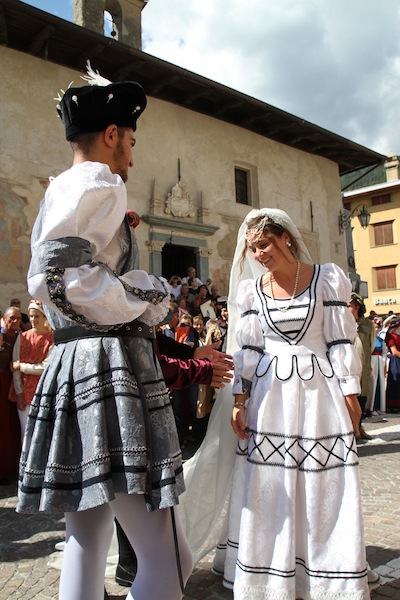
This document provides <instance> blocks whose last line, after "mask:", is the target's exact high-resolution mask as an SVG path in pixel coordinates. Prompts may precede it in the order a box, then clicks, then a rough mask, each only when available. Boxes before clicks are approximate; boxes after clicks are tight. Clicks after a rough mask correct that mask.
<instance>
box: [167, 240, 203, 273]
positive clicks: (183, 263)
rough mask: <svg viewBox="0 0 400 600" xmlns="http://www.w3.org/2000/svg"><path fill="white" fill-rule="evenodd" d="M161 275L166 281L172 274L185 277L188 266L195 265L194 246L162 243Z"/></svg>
mask: <svg viewBox="0 0 400 600" xmlns="http://www.w3.org/2000/svg"><path fill="white" fill-rule="evenodd" d="M161 260H162V275H163V277H165V279H166V280H167V281H169V278H170V277H171V276H172V275H179V276H180V277H185V276H186V274H187V269H188V267H197V264H196V263H197V261H196V254H195V248H193V247H190V246H178V245H175V244H164V247H163V249H162V257H161Z"/></svg>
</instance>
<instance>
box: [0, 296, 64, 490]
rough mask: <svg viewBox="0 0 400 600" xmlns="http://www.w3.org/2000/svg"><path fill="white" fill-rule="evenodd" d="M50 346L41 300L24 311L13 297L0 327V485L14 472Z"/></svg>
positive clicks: (48, 328)
mask: <svg viewBox="0 0 400 600" xmlns="http://www.w3.org/2000/svg"><path fill="white" fill-rule="evenodd" d="M52 347H53V334H52V331H51V328H50V326H49V324H48V322H47V320H46V317H45V314H44V309H43V306H42V304H41V303H40V302H39V301H37V300H31V302H30V303H29V307H28V314H26V313H23V312H22V311H21V301H20V299H19V298H12V299H11V301H10V306H9V307H8V308H6V309H5V310H4V313H3V314H2V316H1V327H0V485H4V484H7V483H8V482H9V480H10V479H11V478H13V477H15V476H16V474H17V470H18V460H19V455H20V451H21V439H22V437H23V434H24V430H25V425H26V421H27V418H28V413H29V405H30V403H31V401H32V399H33V395H34V393H35V389H36V385H37V383H38V381H39V378H40V375H41V374H42V373H43V371H44V369H45V367H46V365H47V362H48V360H49V356H50V353H51V350H52Z"/></svg>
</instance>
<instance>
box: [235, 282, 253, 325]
mask: <svg viewBox="0 0 400 600" xmlns="http://www.w3.org/2000/svg"><path fill="white" fill-rule="evenodd" d="M254 292H255V280H254V279H244V280H243V281H241V282H240V283H239V286H238V292H237V308H238V311H239V317H240V315H241V314H242V313H244V312H246V310H250V309H251V307H252V305H253V302H254Z"/></svg>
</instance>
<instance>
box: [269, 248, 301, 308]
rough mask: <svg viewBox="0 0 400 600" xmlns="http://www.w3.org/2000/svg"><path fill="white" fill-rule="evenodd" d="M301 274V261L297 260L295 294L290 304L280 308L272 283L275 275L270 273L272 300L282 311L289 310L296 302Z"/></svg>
mask: <svg viewBox="0 0 400 600" xmlns="http://www.w3.org/2000/svg"><path fill="white" fill-rule="evenodd" d="M299 275H300V261H299V260H298V261H297V271H296V278H295V280H294V288H293V294H292V297H291V298H290V302H289V304H287V306H283V307H282V308H279V306H278V305H277V303H276V301H275V296H274V288H273V287H272V283H273V282H274V281H275V279H274V277H273V275H270V278H269V284H270V287H271V297H272V301H273V303H274V306H275V308H276V309H277V310H279V311H280V312H286V311H288V310H289V308H290V307H291V306H293V304H294V298H295V296H296V292H297V285H298V283H299Z"/></svg>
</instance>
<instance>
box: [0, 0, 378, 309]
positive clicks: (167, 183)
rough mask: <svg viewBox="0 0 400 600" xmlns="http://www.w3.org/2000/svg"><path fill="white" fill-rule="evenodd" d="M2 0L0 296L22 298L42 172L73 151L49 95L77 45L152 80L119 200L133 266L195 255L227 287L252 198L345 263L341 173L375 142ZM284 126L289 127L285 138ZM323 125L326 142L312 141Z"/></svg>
mask: <svg viewBox="0 0 400 600" xmlns="http://www.w3.org/2000/svg"><path fill="white" fill-rule="evenodd" d="M134 3H135V4H136V5H137V4H138V1H136V0H135V2H134ZM0 4H2V6H3V9H4V10H3V15H5V26H6V27H5V29H6V30H7V32H8V35H7V36H3V38H1V31H4V27H3V29H2V28H0V41H1V42H2V45H1V46H0V61H1V65H2V77H1V79H0V110H1V115H2V120H3V130H2V136H1V138H0V148H1V157H2V160H1V161H0V191H1V196H0V202H1V203H0V213H1V214H0V219H1V221H0V222H1V233H0V308H2V309H4V308H5V307H6V306H7V305H8V302H9V299H10V298H11V297H13V296H19V297H21V299H22V300H23V304H26V303H27V301H28V296H27V290H26V273H27V268H28V265H29V260H30V246H29V239H30V233H31V230H32V226H33V223H34V220H35V218H36V215H37V212H38V208H39V203H40V201H41V198H42V197H43V194H44V191H45V189H46V186H47V182H48V178H49V176H56V175H58V174H59V173H60V172H62V171H63V170H65V169H67V168H68V167H69V166H70V165H71V159H72V153H71V150H70V148H69V145H68V143H67V142H66V141H65V139H64V134H63V127H62V123H61V122H60V120H59V119H58V118H57V116H56V108H55V106H56V102H55V100H53V98H55V97H56V96H57V93H58V92H59V90H60V89H66V87H67V86H68V84H69V83H70V82H72V81H73V82H74V85H79V83H80V76H81V75H82V74H83V72H82V71H83V65H84V64H85V61H86V58H91V62H92V66H93V67H94V68H95V69H99V71H100V73H102V74H103V75H105V76H106V77H109V78H110V74H111V73H115V74H116V75H117V76H118V77H119V78H120V79H121V78H124V77H125V78H130V79H133V78H134V75H132V72H133V74H135V73H136V72H137V77H136V79H137V80H138V81H139V82H141V83H142V80H143V79H146V78H147V79H146V81H147V85H146V84H145V83H146V82H144V83H143V85H144V87H145V90H146V91H147V89H148V88H150V90H149V92H148V106H147V109H146V111H145V112H144V114H143V116H142V117H141V118H140V120H139V123H138V131H137V134H136V137H137V144H136V147H135V150H134V161H135V166H134V168H133V169H131V171H130V177H129V181H128V183H127V189H128V208H132V209H133V210H135V211H136V212H137V213H138V214H139V215H140V216H141V223H140V225H139V226H138V227H137V229H136V234H137V238H138V242H139V247H140V249H141V268H143V269H145V270H149V271H150V272H153V273H155V274H163V275H164V276H167V277H168V276H170V275H171V274H173V273H175V272H177V273H178V274H180V275H184V274H185V271H186V268H187V267H188V266H190V265H194V266H196V268H197V271H198V276H199V277H200V278H201V279H202V280H206V279H207V278H208V277H210V278H211V279H212V280H213V281H214V282H215V283H218V284H219V287H220V292H221V293H227V291H228V283H229V273H230V267H231V261H232V257H233V251H234V248H235V243H236V233H237V230H238V227H239V225H240V223H241V222H242V220H243V218H244V216H245V215H246V214H247V212H248V211H249V210H250V209H251V208H252V207H261V206H272V207H276V208H282V209H284V210H286V211H287V212H288V213H289V214H290V215H291V217H292V218H293V220H294V221H295V222H296V224H297V225H298V227H299V229H300V230H301V232H302V234H303V236H304V238H305V241H306V243H307V245H308V247H309V249H310V252H311V254H312V256H313V258H314V260H315V261H317V262H318V261H320V262H327V261H333V262H336V263H338V264H339V265H341V266H342V267H343V268H346V255H345V246H344V241H343V236H340V235H339V232H338V227H337V218H338V212H339V210H340V208H341V194H340V180H339V172H340V171H341V170H342V171H343V169H346V168H349V167H348V165H349V164H350V163H351V164H352V161H353V160H356V162H357V161H359V163H360V164H357V165H355V168H356V166H361V164H364V163H366V164H368V162H369V164H372V163H373V162H374V161H375V162H377V161H379V160H380V159H381V158H382V157H381V156H380V155H378V154H377V153H374V152H372V151H369V150H367V149H365V148H362V147H361V146H357V145H355V144H353V143H351V142H348V141H347V140H343V139H342V138H339V137H338V136H335V135H334V134H329V132H325V131H324V130H320V128H318V127H317V126H313V125H311V124H307V123H305V122H304V121H303V122H302V121H300V120H299V119H297V118H295V117H291V116H290V115H287V114H286V113H282V112H281V111H278V109H273V107H269V106H268V105H265V104H264V103H261V102H259V101H255V100H254V99H251V98H249V97H245V96H244V95H240V94H239V93H237V92H234V91H232V90H229V89H228V88H224V87H223V86H219V85H218V84H215V83H214V82H210V81H209V80H206V79H204V78H200V77H199V76H196V75H194V74H190V73H189V74H188V73H184V72H183V70H181V69H179V68H178V67H174V66H173V65H169V64H168V63H164V62H163V61H159V60H158V59H154V58H153V57H149V56H148V55H146V54H145V53H142V52H141V51H140V50H134V49H131V48H129V47H128V46H126V45H125V44H122V43H120V42H119V41H118V40H112V41H110V40H104V41H103V38H102V35H101V34H100V33H98V32H97V33H96V32H90V31H88V30H86V29H83V28H82V27H78V26H77V25H74V24H70V23H67V22H65V21H62V20H60V19H57V18H56V17H52V16H51V15H47V14H46V13H43V12H42V11H38V10H36V9H32V7H28V6H27V5H24V4H23V3H20V2H17V0H0ZM95 4H96V3H95ZM97 4H101V3H97ZM113 4H115V2H114V3H113ZM128 4H129V1H128V0H125V2H122V4H121V5H118V6H120V8H121V6H122V7H123V8H125V9H126V8H127V7H128ZM139 4H140V3H139ZM141 4H144V3H141ZM108 8H109V9H110V6H109V7H108ZM128 8H129V7H128ZM136 8H137V6H136ZM122 14H123V13H122ZM28 17H29V18H28ZM24 19H26V24H25V21H24ZM39 25H40V27H41V29H40V31H39V29H38V31H36V32H35V33H34V32H33V28H34V27H37V28H39ZM24 27H26V30H25V31H23V32H21V31H20V29H21V28H24ZM52 28H53V29H54V28H55V29H56V32H57V33H56V34H54V33H52ZM46 32H47V33H46ZM46 35H47V39H45V41H44V42H43V38H45V36H46ZM61 35H64V40H65V42H64V43H61V42H62V41H63V40H61V41H60V36H61ZM18 36H20V37H18ZM29 36H31V38H32V39H30V40H29V39H28V40H27V38H29ZM52 36H53V37H52ZM35 44H36V45H35ZM56 49H57V51H56ZM74 51H75V54H73V52H74ZM52 52H53V54H52ZM120 56H122V57H123V60H124V61H126V62H123V64H121V62H120V61H121V59H120V58H119V57H120ZM76 57H78V58H76ZM129 60H130V63H129ZM69 65H73V66H72V67H71V66H69ZM75 65H79V66H80V68H76V67H75ZM104 71H106V72H104ZM148 73H150V75H151V77H152V80H151V81H150V79H149V77H150V76H148ZM192 82H193V83H192ZM82 83H83V82H82ZM158 83H160V85H158ZM161 84H162V86H161ZM195 85H199V86H201V89H204V90H205V91H204V92H203V98H200V96H201V93H200V92H196V93H195V92H194V86H195ZM172 86H175V87H172ZM179 86H180V87H179ZM183 86H186V88H185V89H186V92H183V91H182V90H183ZM188 86H189V87H188ZM191 86H192V87H191ZM161 87H162V89H161ZM192 88H193V89H192ZM160 90H161V91H160ZM188 90H189V91H190V93H192V96H191V98H190V102H189V100H188V93H189V91H188ZM175 92H176V95H175V96H173V101H169V99H168V98H169V97H172V94H173V93H175ZM207 94H208V95H207ZM216 97H218V99H219V98H221V100H219V104H220V109H219V108H218V107H217V108H216V109H215V108H214V105H213V104H212V101H213V100H215V98H216ZM180 98H181V100H180ZM199 98H200V99H199ZM200 101H203V104H202V105H200V104H199V103H200ZM205 101H206V102H207V104H206V103H205ZM235 102H236V105H235ZM229 103H230V104H229ZM204 107H205V108H204ZM207 107H210V108H207ZM228 108H229V110H230V112H226V110H227V109H228ZM225 109H226V110H225ZM271 110H273V111H275V113H274V112H272V113H271ZM208 111H209V113H208ZM224 111H225V112H224ZM240 111H241V112H240ZM244 111H247V112H248V113H250V111H253V112H252V114H251V115H250V116H251V118H247V120H246V122H245V124H244V125H242V124H238V123H239V118H241V114H242V113H243V112H244ZM263 114H265V115H269V116H268V118H269V119H271V123H272V122H273V121H274V119H275V114H276V119H275V120H276V123H275V125H276V126H274V127H272V125H271V126H269V127H270V131H271V132H272V131H273V130H274V131H276V133H274V134H273V133H271V136H268V135H266V133H265V128H264V129H263V124H265V123H266V121H265V119H264V120H263V119H259V120H258V121H257V119H258V117H257V115H263ZM271 115H272V116H271ZM266 118H267V117H266ZM285 119H286V120H285ZM241 122H242V121H240V123H241ZM254 123H256V125H254ZM257 123H260V124H259V125H258V124H257ZM296 128H297V130H296ZM288 132H293V135H292V137H290V139H289V137H288V135H289V133H288ZM301 133H302V134H303V137H302V135H301ZM284 134H285V136H286V137H285V136H284ZM318 136H319V137H320V138H321V140H322V141H321V142H320V141H318V144H314V145H312V143H311V141H312V140H313V139H315V138H317V137H318ZM324 136H325V137H324ZM285 139H288V140H289V143H285V141H284V140H285ZM306 142H307V144H306ZM329 144H331V146H329ZM307 147H310V148H311V150H312V151H306V148H307ZM333 150H334V151H333ZM336 156H337V158H335V157H336ZM355 156H357V158H356V159H355V158H354V157H355ZM243 174H244V175H245V185H246V190H245V191H246V194H247V196H246V198H245V201H246V202H247V204H243V203H242V201H243V199H242V197H241V196H240V195H239V194H238V179H237V176H238V175H239V176H240V175H241V176H243Z"/></svg>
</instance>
